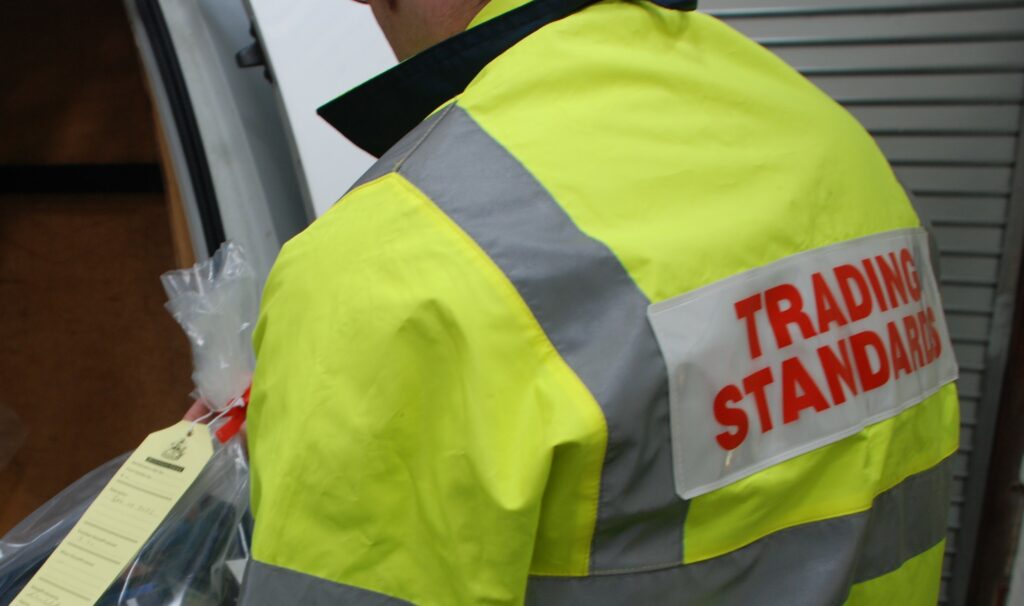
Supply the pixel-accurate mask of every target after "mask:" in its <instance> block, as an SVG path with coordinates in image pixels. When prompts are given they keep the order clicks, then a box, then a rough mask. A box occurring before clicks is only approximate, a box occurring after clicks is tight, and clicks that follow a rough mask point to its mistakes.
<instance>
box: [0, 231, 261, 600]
mask: <svg viewBox="0 0 1024 606" xmlns="http://www.w3.org/2000/svg"><path fill="white" fill-rule="evenodd" d="M162 279H163V282H164V287H165V289H166V291H167V293H168V297H169V301H168V303H167V308H168V310H169V311H170V312H171V313H172V314H173V315H174V317H175V319H176V320H177V321H178V322H179V323H180V324H181V325H182V327H183V328H184V329H185V333H186V334H187V336H188V338H189V341H190V342H191V344H192V352H193V367H194V372H193V378H194V380H195V384H196V395H197V397H199V398H201V399H202V401H204V402H205V403H206V404H207V405H208V406H209V407H210V408H211V409H212V410H213V411H214V412H212V413H211V416H213V415H216V418H214V419H213V421H212V422H211V425H212V426H213V427H212V429H214V430H218V429H219V430H221V431H219V432H218V435H219V436H220V437H221V439H220V440H219V442H217V443H215V450H214V454H213V457H212V458H211V459H210V460H209V461H208V462H207V464H206V466H205V467H204V468H203V470H202V472H201V473H200V474H199V476H198V478H197V479H196V480H195V482H194V483H193V484H192V485H191V486H190V487H189V488H188V490H187V491H186V492H185V494H184V495H183V496H182V497H181V499H180V500H179V501H178V502H177V503H176V504H175V505H174V507H173V508H172V509H171V512H170V513H169V514H168V516H167V517H166V518H165V519H164V520H163V522H162V523H161V524H160V526H159V527H158V528H157V530H156V532H154V533H153V535H151V536H150V537H149V539H148V540H147V541H146V542H145V544H144V545H143V546H142V548H141V549H140V550H139V552H138V553H137V554H136V555H135V557H134V560H133V561H132V563H131V564H129V565H128V566H127V567H126V568H125V570H124V571H123V572H122V573H121V576H120V578H118V579H117V580H116V581H115V582H114V583H113V584H112V585H111V586H110V588H109V589H108V590H107V592H106V593H105V594H104V595H103V597H102V598H101V599H100V600H99V601H98V602H97V603H98V604H101V605H103V606H114V605H118V606H121V605H123V606H172V605H174V606H178V605H182V604H189V605H192V604H195V605H199V606H205V605H211V606H212V605H232V604H236V603H237V601H238V596H239V591H240V586H241V577H242V571H243V570H244V566H245V562H246V561H247V559H248V540H249V536H250V534H251V522H250V520H249V517H248V507H249V468H248V462H247V460H246V453H245V446H244V444H243V442H242V438H241V436H240V435H239V434H238V433H237V426H238V425H240V420H241V419H242V418H244V417H239V415H237V414H232V413H239V412H241V410H242V409H241V408H240V405H241V403H242V402H243V395H244V394H245V392H246V389H247V387H248V384H249V380H250V377H251V375H252V369H253V355H252V349H251V345H250V339H251V334H252V326H253V323H254V321H255V316H256V311H257V298H256V297H257V292H256V281H255V277H254V275H253V272H252V270H251V269H250V268H249V267H248V265H247V264H246V263H245V260H244V257H243V255H242V252H241V250H240V249H239V248H238V247H237V246H234V245H231V244H226V245H225V246H223V247H221V249H220V250H219V251H218V252H217V254H216V255H214V257H213V258H211V259H210V260H209V261H206V262H203V263H200V264H198V265H196V266H195V267H193V268H191V269H188V270H182V271H178V272H171V273H170V274H166V275H165V276H163V278H162ZM229 425H230V426H232V427H234V429H233V430H232V431H230V432H224V431H223V430H224V429H225V428H226V426H229ZM154 429H155V428H154ZM231 436H234V437H231ZM215 442H216V441H215ZM221 442H222V443H221ZM127 457H128V455H123V456H121V457H118V458H117V459H114V460H112V461H110V462H109V463H106V464H105V465H103V466H101V467H99V468H97V469H95V470H93V471H92V472H90V473H89V474H86V475H85V476H83V477H82V478H81V479H79V480H78V481H77V482H75V483H74V484H72V485H71V486H69V487H67V488H66V489H65V490H64V491H62V492H61V493H60V494H58V495H57V496H56V497H54V498H52V499H50V501H48V502H47V503H46V504H45V505H43V506H42V507H40V508H39V509H38V510H36V511H35V512H34V513H33V514H32V515H30V516H29V517H28V518H26V519H25V520H24V521H22V522H21V523H20V524H18V526H16V527H15V528H14V529H13V530H12V531H11V532H10V533H8V534H7V535H6V536H5V537H3V538H2V539H0V604H8V603H10V602H11V601H12V600H13V599H14V598H15V596H17V595H18V593H19V592H20V591H21V589H22V588H23V587H24V586H25V584H26V583H28V582H29V580H30V579H31V578H32V576H33V575H34V574H35V572H36V571H37V570H38V569H39V568H40V567H41V566H42V565H43V563H44V562H45V561H46V559H47V558H48V557H49V556H50V554H51V553H53V551H54V550H55V549H56V548H57V546H58V545H59V544H60V542H61V541H62V540H63V539H64V538H65V537H66V536H67V535H68V533H69V532H70V531H71V529H72V528H73V527H74V525H75V524H76V523H77V522H78V520H79V519H80V518H81V517H82V515H83V514H84V513H85V511H86V509H88V507H89V505H91V504H92V502H93V501H94V500H95V499H96V497H97V496H98V495H99V494H100V492H101V491H102V490H103V488H104V487H105V486H106V484H107V483H108V482H109V481H110V479H111V478H112V477H113V476H114V474H115V473H116V472H117V470H118V469H119V468H120V467H121V465H122V464H123V463H124V461H125V460H126V459H127Z"/></svg>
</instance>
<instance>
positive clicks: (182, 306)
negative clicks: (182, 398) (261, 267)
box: [160, 242, 259, 410]
mask: <svg viewBox="0 0 1024 606" xmlns="http://www.w3.org/2000/svg"><path fill="white" fill-rule="evenodd" d="M160 279H161V281H162V282H163V284H164V290H165V291H166V292H167V297H168V301H167V310H168V311H170V312H171V315H172V316H174V319H175V320H177V321H178V324H180V325H181V327H182V329H184V331H185V334H186V335H187V336H188V340H189V343H190V344H191V345H192V366H193V369H194V370H193V372H192V381H193V382H194V383H195V386H196V390H195V392H194V393H193V396H195V397H196V398H197V399H199V400H202V401H203V402H204V403H206V405H207V406H209V407H210V409H211V410H223V409H224V408H225V407H227V406H229V405H230V404H231V403H232V402H234V401H235V400H236V399H237V398H238V397H239V396H241V395H242V394H243V393H244V392H245V389H246V387H248V385H249V381H250V380H251V379H252V370H253V367H254V366H255V359H254V356H253V351H252V330H253V326H254V324H255V322H256V313H257V311H258V307H259V299H258V293H257V286H256V275H255V274H254V273H253V271H252V268H251V267H249V264H248V263H246V261H245V257H244V256H243V254H242V250H241V248H239V247H238V246H237V245H235V244H232V243H230V242H229V243H227V244H225V245H224V246H222V247H221V248H220V250H218V251H217V254H215V255H214V256H213V258H211V259H210V260H209V261H206V262H203V263H199V264H197V265H195V266H194V267H192V268H191V269H183V270H180V271H172V272H168V273H166V274H164V275H163V276H161V278H160Z"/></svg>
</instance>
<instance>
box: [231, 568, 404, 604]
mask: <svg viewBox="0 0 1024 606" xmlns="http://www.w3.org/2000/svg"><path fill="white" fill-rule="evenodd" d="M238 603H239V604H240V606H282V605H284V604H302V606H335V605H337V604H353V605H356V606H364V605H365V606H402V605H406V606H407V605H408V604H409V602H406V601H405V600H399V599H397V598H393V597H390V596H386V595H383V594H379V593H375V592H373V591H367V590H366V589H360V588H358V587H352V586H349V585H342V584H340V583H334V582H332V581H328V580H326V579H321V578H320V577H315V576H312V575H308V574H303V573H301V572H296V571H294V570H289V569H287V568H281V567H280V566H273V565H271V564H264V563H263V562H257V561H256V560H250V561H249V565H248V566H247V567H246V569H245V580H244V581H243V582H242V597H241V598H240V599H239V602H238Z"/></svg>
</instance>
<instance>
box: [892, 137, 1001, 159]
mask: <svg viewBox="0 0 1024 606" xmlns="http://www.w3.org/2000/svg"><path fill="white" fill-rule="evenodd" d="M875 140H876V141H877V142H878V146H879V147H881V148H882V151H883V152H884V153H885V155H886V156H887V157H888V158H889V160H891V161H892V162H896V163H910V162H921V163H935V164H982V165H986V164H987V165H999V166H1010V165H1011V164H1012V163H1013V159H1014V156H1015V154H1016V147H1017V139H1016V137H1014V136H1013V135H997V136H980V137H978V136H962V135H960V136H921V135H878V136H876V137H875Z"/></svg>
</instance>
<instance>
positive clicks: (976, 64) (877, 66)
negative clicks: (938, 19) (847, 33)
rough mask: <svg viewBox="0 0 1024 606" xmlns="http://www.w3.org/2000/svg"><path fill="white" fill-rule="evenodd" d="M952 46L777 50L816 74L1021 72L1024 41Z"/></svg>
mask: <svg viewBox="0 0 1024 606" xmlns="http://www.w3.org/2000/svg"><path fill="white" fill-rule="evenodd" d="M951 46H953V45H951V44H943V43H931V44H878V45H855V46H801V47H780V48H776V49H774V50H775V51H776V54H778V55H779V56H780V57H782V58H783V59H784V60H785V61H786V62H788V63H789V64H790V65H792V66H794V67H796V68H797V69H800V70H802V71H806V72H810V73H812V74H834V73H837V72H838V73H842V72H850V73H885V72H896V71H911V70H916V71H921V72H926V73H927V72H933V73H934V72H944V71H976V72H986V71H994V70H1020V69H1022V68H1024V41H1008V42H965V43H960V44H957V45H956V47H957V48H950V47H951Z"/></svg>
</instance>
